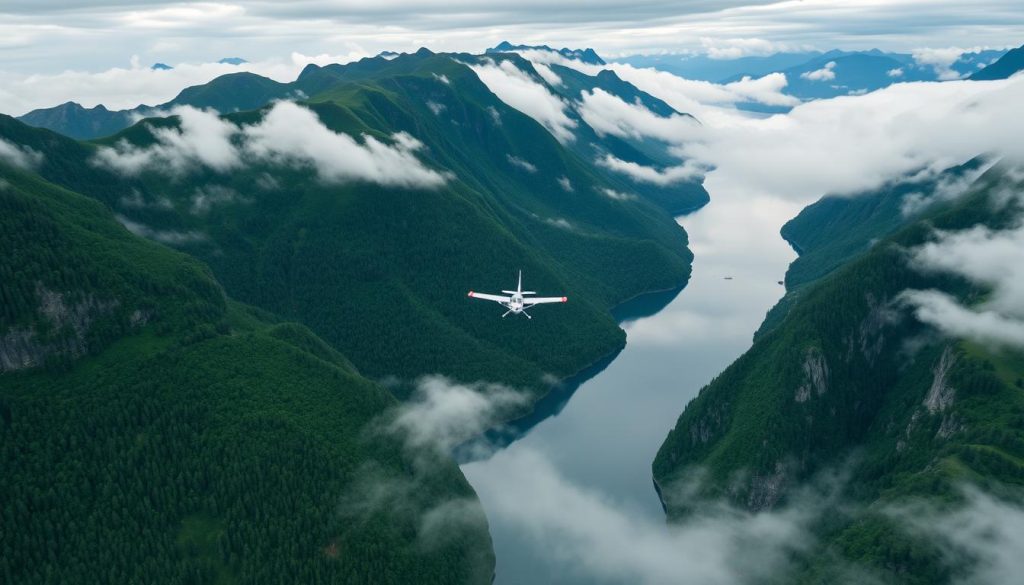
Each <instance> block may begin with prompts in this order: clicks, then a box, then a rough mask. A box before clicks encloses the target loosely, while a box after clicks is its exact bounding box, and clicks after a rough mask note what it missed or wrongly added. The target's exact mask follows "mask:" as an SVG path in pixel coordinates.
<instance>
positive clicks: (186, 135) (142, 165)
mask: <svg viewBox="0 0 1024 585" xmlns="http://www.w3.org/2000/svg"><path fill="white" fill-rule="evenodd" d="M171 114H172V115H174V116H177V118H178V120H179V127H178V128H154V127H152V126H150V127H148V128H149V131H150V133H152V135H153V138H155V139H156V142H155V143H154V144H152V145H149V146H146V147H139V146H136V145H134V144H131V143H129V142H128V141H127V140H122V141H121V142H119V143H117V144H116V145H114V146H113V147H104V148H100V149H99V151H98V152H97V153H96V157H95V159H94V161H95V163H96V164H98V165H100V166H105V167H108V168H110V169H113V170H115V171H119V172H121V173H124V174H126V175H138V174H140V173H142V172H144V171H147V170H152V171H156V172H161V173H164V174H170V175H181V174H183V173H185V172H188V171H190V170H192V169H193V168H196V167H209V168H211V169H213V170H215V171H217V172H226V171H228V170H230V169H233V168H237V167H239V166H240V165H241V158H240V157H239V153H238V150H237V149H236V148H235V145H234V144H233V143H232V137H233V136H234V134H235V133H236V132H237V131H238V128H237V127H236V126H235V125H234V124H232V123H230V122H227V121H225V120H222V119H221V118H220V117H219V116H218V115H217V114H216V113H213V112H209V111H205V110H197V109H195V108H192V107H188V106H185V107H177V108H174V109H173V110H172V111H171Z"/></svg>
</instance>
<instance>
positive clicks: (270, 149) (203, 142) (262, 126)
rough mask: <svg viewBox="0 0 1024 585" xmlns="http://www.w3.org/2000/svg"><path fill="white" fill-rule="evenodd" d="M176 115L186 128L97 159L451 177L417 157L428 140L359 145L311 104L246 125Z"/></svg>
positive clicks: (330, 174)
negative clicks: (267, 165)
mask: <svg viewBox="0 0 1024 585" xmlns="http://www.w3.org/2000/svg"><path fill="white" fill-rule="evenodd" d="M171 113H172V114H174V115H176V116H178V117H179V119H180V121H181V123H180V127H178V128H156V129H153V130H152V133H153V136H154V138H155V139H156V142H155V143H154V144H152V145H150V146H146V147H138V146H135V145H132V144H130V143H128V142H121V143H119V144H117V145H115V146H114V147H104V148H101V149H100V150H99V152H98V153H97V154H96V158H95V162H96V164H98V165H101V166H105V167H108V168H111V169H113V170H115V171H119V172H123V173H125V174H129V175H136V174H139V173H141V172H144V171H151V172H159V173H164V174H169V175H171V176H179V175H181V174H182V173H185V172H188V171H190V170H192V169H194V168H197V167H206V168H210V169H212V170H214V171H217V172H226V171H229V170H232V169H235V168H239V167H241V166H242V165H243V164H248V163H257V162H269V163H273V164H280V165H288V166H297V167H302V168H310V169H312V170H313V171H314V172H315V173H316V174H317V176H318V177H319V178H320V179H321V180H322V181H325V182H345V181H368V182H373V183H377V184H380V185H385V186H391V187H407V188H416V187H419V188H435V187H438V186H440V185H442V184H444V183H445V181H446V180H447V177H446V176H445V175H443V174H441V173H439V172H437V171H434V170H432V169H429V168H427V167H425V166H424V165H423V164H422V163H421V162H420V161H419V160H418V159H417V158H416V155H415V153H416V151H418V150H420V149H422V148H423V144H422V143H421V142H419V141H418V140H416V139H415V138H413V137H412V136H410V135H408V134H405V133H403V132H399V133H397V134H394V135H393V136H392V137H391V139H392V143H391V144H385V143H383V142H381V141H380V140H377V139H376V138H374V137H372V136H364V137H363V141H362V143H360V142H358V141H357V140H356V139H355V138H353V137H351V136H349V135H347V134H341V133H336V132H333V131H332V130H330V129H329V128H327V127H326V126H324V125H323V124H322V123H321V122H320V120H319V119H318V118H317V117H316V114H315V113H313V112H312V111H311V110H309V109H307V108H304V107H302V106H298V105H296V104H294V103H291V102H278V103H276V104H274V105H273V106H272V107H271V108H270V109H269V110H268V111H267V112H266V114H265V115H264V117H263V119H262V120H261V121H260V122H258V123H256V124H253V125H249V126H242V127H238V126H235V125H234V124H232V123H231V122H228V121H226V120H223V119H221V118H220V117H219V116H217V115H216V114H215V113H212V112H208V111H203V110H197V109H195V108H191V107H188V106H184V107H178V108H175V109H174V110H173V111H172V112H171Z"/></svg>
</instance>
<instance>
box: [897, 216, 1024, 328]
mask: <svg viewBox="0 0 1024 585" xmlns="http://www.w3.org/2000/svg"><path fill="white" fill-rule="evenodd" d="M911 263H912V266H915V267H917V268H919V269H921V270H925V271H933V272H941V273H947V274H956V275H960V276H962V277H964V278H966V279H968V280H970V281H971V282H974V283H977V284H980V285H983V286H985V287H987V288H989V289H991V293H990V294H989V295H988V296H987V298H986V299H985V300H984V301H983V302H981V303H980V304H978V305H977V306H973V307H965V306H963V305H962V304H960V303H959V302H958V301H957V300H956V299H955V298H953V297H951V296H949V295H947V294H945V293H943V292H940V291H937V290H909V291H905V292H904V293H903V294H902V296H901V298H902V300H903V302H904V303H906V304H908V305H910V306H911V307H913V309H914V313H915V315H916V316H917V318H918V319H920V320H921V321H922V322H925V323H928V324H930V325H932V326H934V327H936V328H938V329H939V330H940V331H942V332H944V333H946V334H947V335H951V336H953V337H960V338H966V339H971V340H974V341H977V342H980V343H984V344H988V345H994V346H997V347H998V346H1002V347H1005V346H1010V347H1017V348H1024V225H1018V226H1017V227H1015V228H1012V229H1006V230H997V231H993V230H990V229H988V228H986V227H983V226H977V227H974V228H972V229H968V230H963V231H959V232H939V233H938V234H937V237H936V239H935V241H933V242H929V243H927V244H925V245H923V246H921V247H919V248H917V249H916V250H914V251H913V252H912V254H911Z"/></svg>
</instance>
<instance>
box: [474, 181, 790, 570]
mask: <svg viewBox="0 0 1024 585" xmlns="http://www.w3.org/2000/svg"><path fill="white" fill-rule="evenodd" d="M709 190H710V191H711V193H712V194H713V197H714V198H713V199H712V203H710V204H709V205H708V206H707V207H705V208H704V209H702V210H700V211H698V212H696V213H694V214H692V215H690V216H687V217H684V218H681V219H680V223H681V224H682V225H683V226H684V227H685V228H686V229H687V231H688V232H689V234H690V240H691V248H692V249H693V251H694V254H695V255H696V259H695V261H694V266H693V276H692V278H691V280H690V283H689V284H688V286H687V287H686V288H685V289H684V290H683V291H682V292H680V293H679V294H678V295H677V296H675V297H674V299H672V300H671V302H669V303H668V304H667V306H664V308H662V309H661V310H660V311H658V312H657V313H656V314H653V315H649V316H642V315H644V314H645V313H648V312H649V310H650V305H651V303H652V302H653V303H655V304H657V303H660V304H664V302H665V300H666V299H665V298H664V297H662V298H660V299H659V298H655V299H653V300H652V299H640V300H638V301H637V302H635V303H631V304H630V305H627V306H625V307H620V309H619V310H618V314H619V315H620V316H626V317H627V318H626V320H624V321H623V322H622V327H623V328H624V329H625V330H626V332H627V344H626V347H625V349H624V350H623V351H622V352H621V353H620V354H619V355H618V356H616V357H615V359H614V360H612V361H611V362H610V363H608V364H602V365H603V366H604V369H603V370H600V372H599V373H597V375H596V376H594V377H593V378H591V379H589V380H588V381H586V382H584V383H583V384H582V385H581V386H580V387H579V388H578V389H577V390H576V391H575V392H574V393H572V395H571V396H570V397H569V398H568V401H567V402H565V400H564V398H563V400H561V401H552V402H553V403H552V404H548V405H546V406H545V408H547V409H548V410H549V412H544V413H541V414H542V415H547V418H544V416H540V417H538V418H539V420H540V422H536V421H534V422H535V424H534V426H532V428H530V429H529V431H528V432H527V433H526V435H525V436H523V437H522V438H520V439H519V440H517V441H515V442H512V443H511V444H509V445H508V446H506V447H504V448H502V449H500V450H498V451H497V452H496V453H495V454H494V455H493V456H491V457H490V458H489V459H486V460H483V461H476V462H472V463H466V464H464V465H463V467H462V468H463V471H464V472H465V474H466V476H467V477H468V478H469V480H470V482H471V483H472V484H473V486H474V487H475V489H476V491H477V493H478V494H479V496H480V499H481V501H482V502H483V505H484V509H485V510H486V512H487V516H488V521H489V523H490V529H491V534H492V536H493V538H494V546H495V552H496V554H497V580H496V582H497V583H498V584H500V585H512V584H516V585H518V584H533V583H641V582H649V583H657V582H663V581H664V582H672V575H673V574H674V573H672V571H676V570H678V567H679V566H680V564H679V563H683V566H685V563H686V559H685V558H683V559H682V560H680V558H674V559H671V560H666V559H664V558H661V557H670V556H672V555H676V556H677V557H685V555H686V553H687V551H683V550H680V551H676V550H675V548H674V547H677V546H678V541H676V540H673V539H671V538H666V533H667V532H668V528H667V527H666V526H665V522H664V515H663V511H662V509H661V505H660V502H659V501H658V498H657V495H656V493H655V491H654V488H653V484H652V480H651V462H652V461H653V459H654V456H655V454H656V453H657V450H658V447H659V446H660V444H661V442H662V441H663V440H664V438H665V435H666V434H667V433H668V432H669V430H670V429H671V428H672V427H673V426H674V424H675V421H676V419H677V418H678V416H679V414H680V413H681V412H682V410H683V408H684V407H685V406H686V404H687V402H688V401H689V400H690V399H692V398H693V397H694V396H696V394H697V393H698V391H699V390H700V388H701V387H702V386H704V385H705V384H706V383H708V382H709V381H710V380H711V379H712V378H713V377H714V376H715V375H716V374H718V373H719V372H721V371H722V370H723V369H724V368H725V367H726V366H727V365H728V364H729V363H731V362H732V361H733V360H734V359H736V358H737V357H738V356H739V355H740V354H742V353H743V352H744V351H745V350H746V349H747V348H748V347H749V346H750V344H751V337H752V335H753V332H754V331H755V330H756V329H757V327H758V325H759V324H760V323H761V321H762V319H763V318H764V315H765V312H766V311H767V310H768V309H769V308H770V307H771V306H772V305H773V304H774V303H775V302H776V301H777V300H778V299H779V298H780V297H781V296H782V294H783V292H784V289H783V287H782V286H780V285H779V284H778V281H780V280H782V278H783V275H784V273H785V269H786V266H787V265H788V264H789V262H791V261H792V259H793V257H794V254H793V252H792V251H791V250H790V249H789V248H788V246H787V245H786V244H785V242H783V241H782V239H781V238H780V237H779V235H778V229H779V227H780V226H781V224H782V223H783V222H784V221H785V220H786V219H788V218H789V217H792V216H793V215H795V211H796V210H795V209H794V208H793V206H791V205H785V204H782V203H779V202H776V201H772V200H768V199H756V198H754V199H744V198H743V197H742V196H740V195H738V194H730V193H728V185H727V184H726V182H725V181H720V184H718V185H713V184H711V185H709ZM727 278H728V279H727ZM645 303H646V304H647V306H644V304H645ZM630 315H632V316H630ZM637 315H641V316H640V317H637ZM538 317H539V318H543V316H542V315H538ZM559 402H563V403H564V404H559ZM696 538H698V539H699V538H700V537H699V533H698V534H697V536H696ZM698 561H699V559H694V563H695V564H696V563H697V562H698ZM659 571H664V572H663V573H659ZM675 576H676V577H679V576H680V575H678V574H676V575H675Z"/></svg>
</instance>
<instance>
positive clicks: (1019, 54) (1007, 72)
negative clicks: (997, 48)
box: [970, 47, 1024, 81]
mask: <svg viewBox="0 0 1024 585" xmlns="http://www.w3.org/2000/svg"><path fill="white" fill-rule="evenodd" d="M1021 71H1024V47H1018V48H1016V49H1013V50H1011V51H1010V52H1008V53H1006V54H1005V55H1003V56H1002V57H1000V58H999V60H998V61H996V62H995V63H992V64H990V65H989V66H988V67H985V68H984V69H982V70H981V71H978V72H977V73H975V74H974V75H971V77H970V79H971V80H973V81H991V80H996V79H1009V78H1010V77H1012V76H1013V75H1016V74H1017V73H1020V72H1021Z"/></svg>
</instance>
